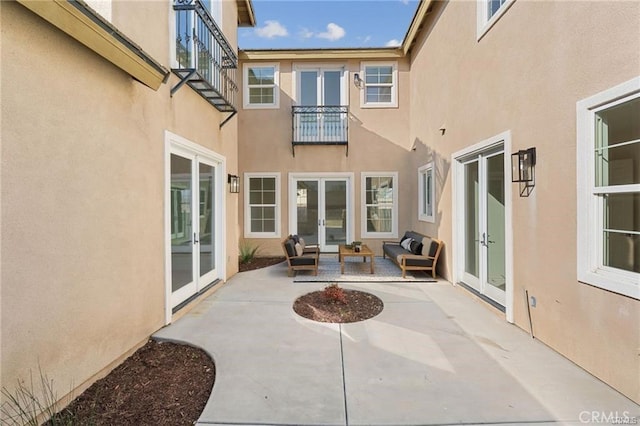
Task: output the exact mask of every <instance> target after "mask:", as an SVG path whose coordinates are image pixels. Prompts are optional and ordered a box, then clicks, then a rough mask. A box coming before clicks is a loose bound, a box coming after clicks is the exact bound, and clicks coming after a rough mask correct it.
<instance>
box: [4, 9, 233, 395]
mask: <svg viewBox="0 0 640 426" xmlns="http://www.w3.org/2000/svg"><path fill="white" fill-rule="evenodd" d="M127 5H129V3H127ZM131 7H132V9H131V12H132V14H133V15H131V16H129V15H127V13H128V12H129V9H128V8H127V7H124V3H122V2H114V8H113V20H112V22H114V23H116V24H117V25H119V29H120V30H121V31H122V32H123V33H125V34H134V35H135V36H136V38H135V39H134V41H135V42H136V43H137V44H139V45H140V46H142V47H143V48H144V49H148V50H149V52H152V53H153V54H154V55H158V57H157V60H158V61H159V62H161V63H162V64H163V65H164V66H165V67H167V68H170V66H171V65H170V64H169V63H167V61H168V58H169V57H170V38H169V37H168V35H167V24H166V23H167V22H169V13H170V7H168V6H167V4H165V3H164V2H142V3H136V4H135V5H131ZM0 16H1V17H0V19H1V28H2V62H1V63H2V73H1V79H2V81H1V84H2V104H1V116H2V153H1V156H2V157H1V158H2V169H1V179H2V187H1V192H0V198H1V200H2V210H1V219H2V220H1V228H0V232H1V235H2V239H1V250H2V253H3V256H2V258H1V262H2V263H1V267H0V271H1V275H0V279H1V281H0V283H1V286H2V287H1V291H2V295H1V296H2V299H1V321H2V323H1V324H2V336H1V339H2V341H1V343H2V344H1V348H2V357H1V371H0V373H1V376H2V385H3V386H8V387H9V388H10V387H11V386H12V384H14V383H16V381H17V380H18V379H28V378H29V374H30V372H32V373H33V374H34V378H37V377H38V374H39V373H38V371H39V368H40V369H41V371H42V372H43V373H44V374H46V375H48V377H49V378H50V379H53V381H54V383H55V387H56V391H57V393H58V396H63V395H65V394H66V393H67V392H69V391H70V390H73V389H74V388H76V387H78V386H81V385H82V384H83V382H85V381H86V380H88V379H90V378H91V377H92V376H94V375H95V374H96V373H98V372H100V371H101V370H102V369H104V368H105V367H107V366H108V365H110V364H111V363H112V362H113V361H115V360H117V359H118V358H120V357H121V356H122V355H124V354H126V353H128V352H129V351H131V350H132V349H133V348H135V347H136V345H138V344H140V343H141V342H143V341H144V340H145V339H146V338H147V337H148V336H149V335H150V334H151V333H153V332H154V331H156V330H157V329H159V328H160V327H162V326H163V324H164V323H165V276H164V270H165V235H164V226H165V222H164V216H165V205H164V197H165V194H164V190H165V188H164V182H165V176H164V167H165V133H164V132H165V130H169V131H171V132H173V133H175V134H178V135H180V136H182V137H184V138H187V139H189V140H190V141H192V142H194V143H198V144H200V145H202V146H205V147H206V148H208V149H210V150H213V151H215V152H217V153H218V154H221V155H223V156H225V157H226V159H227V168H229V169H231V170H235V169H236V168H237V145H236V137H237V130H236V125H237V120H236V119H233V120H231V121H230V122H229V123H228V124H227V125H226V126H225V127H224V128H223V130H222V131H220V130H219V124H220V122H221V121H222V120H223V119H224V118H225V116H226V115H225V114H220V113H219V112H217V111H216V110H215V109H214V108H213V107H212V106H210V105H209V104H208V103H207V102H206V101H205V100H204V99H202V98H201V97H200V96H199V95H198V94H196V93H195V92H194V91H193V90H192V89H190V88H189V87H187V86H184V87H183V88H181V89H180V90H179V91H178V92H177V93H176V95H175V96H174V97H173V98H171V97H170V95H169V90H170V88H171V87H172V86H173V85H175V84H176V83H177V78H176V77H175V76H171V78H170V80H169V82H168V83H167V84H164V85H162V86H161V87H160V89H159V90H158V91H157V92H155V91H153V90H151V89H149V88H147V87H146V86H144V85H142V84H140V83H138V82H137V81H135V80H133V79H132V78H131V77H130V76H129V75H127V74H125V73H124V72H122V71H121V70H120V69H118V68H116V67H115V66H113V65H112V64H110V63H109V62H107V61H106V60H104V59H102V58H101V57H99V56H97V55H96V54H95V53H93V52H91V51H90V50H88V49H86V48H85V47H84V46H82V45H81V44H80V43H78V42H76V41H75V40H73V39H71V38H70V37H68V36H66V35H65V34H64V33H62V32H61V31H59V30H58V29H56V28H54V27H53V26H51V25H50V24H48V23H47V22H45V21H44V20H42V19H41V18H39V17H38V16H36V15H34V14H33V13H31V12H30V11H28V10H27V9H25V8H24V7H23V6H21V5H19V4H16V3H12V2H3V3H2V5H1V15H0ZM141 16H144V21H145V22H148V23H157V25H145V26H143V27H144V29H145V31H142V30H141V28H142V27H140V26H139V19H138V18H140V17H141ZM132 17H133V18H132ZM136 17H137V18H136ZM134 18H135V19H134ZM234 22H235V21H234ZM234 28H235V27H234ZM132 38H133V37H132ZM225 177H226V176H225ZM225 188H226V185H225ZM224 196H225V197H227V200H226V206H227V215H228V217H229V219H228V220H227V229H228V230H227V234H226V236H225V240H226V247H225V248H224V250H226V252H227V255H228V259H230V260H229V263H228V264H227V276H230V275H232V274H233V273H235V272H236V271H237V261H234V260H235V258H236V256H237V244H236V241H237V238H238V234H237V220H236V217H237V207H236V205H235V202H236V200H237V196H235V195H230V194H229V193H228V191H225V192H224ZM4 254H6V255H4ZM231 259H234V260H231Z"/></svg>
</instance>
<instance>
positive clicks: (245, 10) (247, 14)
mask: <svg viewBox="0 0 640 426" xmlns="http://www.w3.org/2000/svg"><path fill="white" fill-rule="evenodd" d="M236 4H237V7H238V26H239V27H255V26H256V15H255V13H254V11H253V2H252V1H251V0H236Z"/></svg>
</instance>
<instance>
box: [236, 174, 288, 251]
mask: <svg viewBox="0 0 640 426" xmlns="http://www.w3.org/2000/svg"><path fill="white" fill-rule="evenodd" d="M244 188H245V192H244V218H245V220H244V235H245V237H248V238H275V237H279V236H280V173H245V175H244Z"/></svg>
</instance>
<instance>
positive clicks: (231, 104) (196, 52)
mask: <svg viewBox="0 0 640 426" xmlns="http://www.w3.org/2000/svg"><path fill="white" fill-rule="evenodd" d="M173 9H174V10H175V12H176V61H177V63H178V67H177V68H174V69H173V72H174V73H175V74H177V75H178V76H179V77H180V79H181V81H180V83H178V84H177V85H176V86H175V87H174V88H173V89H172V94H173V93H175V91H176V90H178V89H179V88H180V86H182V85H183V84H184V83H187V84H188V85H189V86H191V87H192V88H193V89H194V90H196V91H197V92H198V93H200V95H202V96H203V97H204V98H205V99H207V100H208V101H209V102H210V103H211V104H212V105H213V106H215V107H216V108H217V109H218V110H220V111H228V112H235V111H236V94H237V92H238V86H237V84H236V70H237V68H238V57H237V55H236V53H235V51H234V50H233V49H232V47H231V45H230V43H229V42H228V41H227V39H226V38H225V36H224V35H223V33H222V31H221V30H220V28H219V27H218V25H217V24H216V22H215V21H214V20H213V18H212V17H211V14H210V13H209V11H208V10H207V8H206V7H205V6H204V5H203V4H202V2H201V1H200V0H174V3H173Z"/></svg>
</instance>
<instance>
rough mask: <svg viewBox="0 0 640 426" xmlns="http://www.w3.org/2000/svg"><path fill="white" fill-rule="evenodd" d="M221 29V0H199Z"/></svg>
mask: <svg viewBox="0 0 640 426" xmlns="http://www.w3.org/2000/svg"><path fill="white" fill-rule="evenodd" d="M200 1H201V2H202V5H203V6H204V7H205V8H206V9H207V10H208V11H209V13H210V14H211V17H212V18H213V20H214V21H216V24H218V27H219V28H220V29H221V30H222V0H200Z"/></svg>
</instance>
